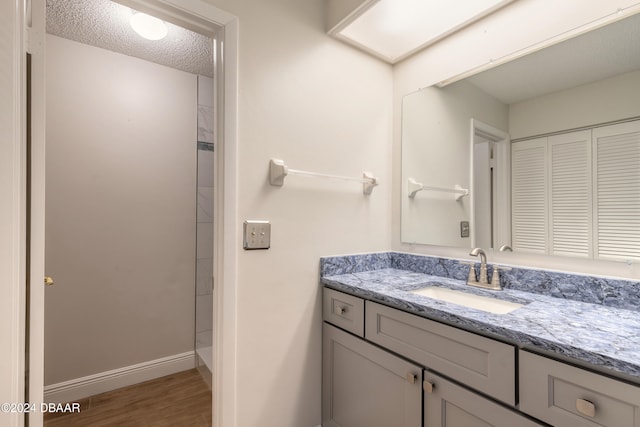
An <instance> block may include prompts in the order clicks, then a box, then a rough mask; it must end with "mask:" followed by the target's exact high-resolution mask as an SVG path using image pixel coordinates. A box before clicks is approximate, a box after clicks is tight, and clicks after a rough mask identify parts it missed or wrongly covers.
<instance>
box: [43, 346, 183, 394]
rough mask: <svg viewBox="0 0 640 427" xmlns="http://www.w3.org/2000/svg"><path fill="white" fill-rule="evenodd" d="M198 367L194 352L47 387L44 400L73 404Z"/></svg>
mask: <svg viewBox="0 0 640 427" xmlns="http://www.w3.org/2000/svg"><path fill="white" fill-rule="evenodd" d="M194 367H195V354H194V352H193V351H188V352H186V353H181V354H176V355H173V356H169V357H163V358H161V359H156V360H150V361H148V362H143V363H138V364H137V365H131V366H125V367H124V368H119V369H114V370H112V371H107V372H101V373H99V374H94V375H89V376H86V377H82V378H76V379H74V380H70V381H65V382H62V383H58V384H51V385H48V386H45V388H44V401H45V402H47V403H67V402H73V401H76V400H78V399H82V398H85V397H89V396H93V395H95V394H100V393H104V392H107V391H111V390H115V389H117V388H121V387H126V386H129V385H132V384H137V383H141V382H144V381H149V380H153V379H156V378H160V377H164V376H165V375H171V374H175V373H176V372H181V371H186V370H188V369H193V368H194Z"/></svg>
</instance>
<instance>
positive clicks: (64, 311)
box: [45, 36, 197, 384]
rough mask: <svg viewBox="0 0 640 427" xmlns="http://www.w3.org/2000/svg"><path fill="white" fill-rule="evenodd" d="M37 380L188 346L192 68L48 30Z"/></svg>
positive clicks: (191, 331)
mask: <svg viewBox="0 0 640 427" xmlns="http://www.w3.org/2000/svg"><path fill="white" fill-rule="evenodd" d="M47 61H48V63H47V80H46V84H47V199H46V201H47V204H46V210H47V213H46V269H47V271H48V273H47V274H50V275H51V276H53V277H54V278H55V279H56V284H55V285H54V286H53V287H50V288H48V289H47V291H46V303H45V304H46V308H45V312H46V313H45V316H46V317H45V321H46V330H45V384H53V383H58V382H62V381H67V380H71V379H75V378H79V377H83V376H87V375H91V374H96V373H100V372H104V371H108V370H111V369H117V368H120V367H124V366H129V365H133V364H136V363H141V362H145V361H149V360H153V359H157V358H161V357H166V356H171V355H174V354H179V353H182V352H186V351H190V350H193V343H194V299H195V295H194V293H195V290H194V282H195V277H194V276H195V272H194V270H195V218H196V211H195V209H196V208H195V207H196V201H195V196H196V144H195V141H196V137H197V124H196V116H197V108H196V105H197V99H196V90H197V86H196V76H195V75H192V74H188V73H185V72H182V71H176V70H173V69H170V68H167V67H164V66H160V65H156V64H152V63H149V62H145V61H141V60H138V59H135V58H131V57H127V56H124V55H120V54H116V53H113V52H109V51H106V50H101V49H97V48H94V47H90V46H86V45H81V44H78V43H76V42H71V41H68V40H65V39H61V38H57V37H53V36H48V37H47Z"/></svg>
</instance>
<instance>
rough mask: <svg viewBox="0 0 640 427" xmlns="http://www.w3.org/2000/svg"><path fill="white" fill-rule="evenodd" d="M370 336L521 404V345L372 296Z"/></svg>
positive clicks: (430, 366) (368, 322) (367, 322)
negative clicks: (517, 349)
mask: <svg viewBox="0 0 640 427" xmlns="http://www.w3.org/2000/svg"><path fill="white" fill-rule="evenodd" d="M365 330H366V338H367V339H368V340H369V341H372V342H375V343H377V344H379V345H381V346H383V347H385V348H388V349H390V350H392V351H394V352H396V353H398V354H400V355H402V356H405V357H407V358H408V359H410V360H413V361H414V362H417V363H420V364H422V365H423V366H424V367H426V368H428V369H431V370H433V371H437V372H439V373H441V374H443V375H446V376H448V377H450V378H452V379H454V380H457V381H459V382H461V383H463V384H466V385H468V386H469V387H472V388H474V389H476V390H478V391H481V392H483V393H485V394H488V395H490V396H493V397H495V398H496V399H498V400H501V401H503V402H505V403H508V404H509V405H515V388H516V385H515V381H516V379H515V375H516V367H515V347H514V346H512V345H509V344H505V343H502V342H499V341H495V340H492V339H490V338H485V337H482V336H479V335H476V334H473V333H471V332H466V331H463V330H460V329H457V328H454V327H452V326H447V325H443V324H442V323H438V322H434V321H432V320H428V319H425V318H423V317H420V316H416V315H413V314H409V313H405V312H403V311H400V310H396V309H393V308H389V307H386V306H383V305H380V304H376V303H374V302H371V301H367V302H366V320H365Z"/></svg>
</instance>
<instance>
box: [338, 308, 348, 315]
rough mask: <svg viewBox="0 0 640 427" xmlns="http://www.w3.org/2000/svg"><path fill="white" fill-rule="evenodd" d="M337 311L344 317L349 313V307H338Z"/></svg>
mask: <svg viewBox="0 0 640 427" xmlns="http://www.w3.org/2000/svg"><path fill="white" fill-rule="evenodd" d="M336 311H337V312H338V314H339V315H340V316H342V315H343V314H345V313H346V312H347V307H342V306H341V307H338V308H336Z"/></svg>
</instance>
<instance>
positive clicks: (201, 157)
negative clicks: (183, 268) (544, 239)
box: [195, 76, 214, 371]
mask: <svg viewBox="0 0 640 427" xmlns="http://www.w3.org/2000/svg"><path fill="white" fill-rule="evenodd" d="M213 118H214V111H213V79H211V78H209V77H203V76H198V183H197V186H198V214H197V248H196V343H195V348H196V354H197V355H198V357H199V363H200V364H202V363H204V365H206V366H207V368H208V369H209V371H211V370H212V366H213V352H212V337H213V332H212V326H213V295H212V294H213V177H214V172H213V170H214V152H213V147H214V145H213V143H214V140H213Z"/></svg>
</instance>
